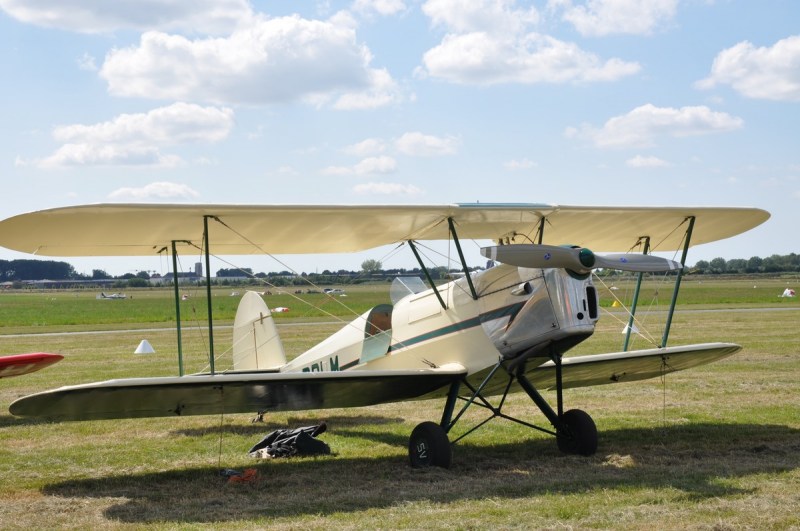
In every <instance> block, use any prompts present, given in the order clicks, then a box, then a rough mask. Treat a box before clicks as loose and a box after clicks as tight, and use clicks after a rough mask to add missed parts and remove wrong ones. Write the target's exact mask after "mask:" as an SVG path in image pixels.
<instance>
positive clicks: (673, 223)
mask: <svg viewBox="0 0 800 531" xmlns="http://www.w3.org/2000/svg"><path fill="white" fill-rule="evenodd" d="M691 216H694V217H695V218H696V222H695V227H694V233H693V236H692V244H693V245H697V244H701V243H707V242H711V241H715V240H720V239H724V238H728V237H730V236H734V235H736V234H739V233H741V232H744V231H747V230H749V229H751V228H753V227H755V226H757V225H759V224H761V223H763V222H764V221H766V220H767V219H768V218H769V214H768V213H767V212H765V211H763V210H760V209H756V208H713V207H582V206H557V205H543V204H541V205H540V204H480V203H478V204H452V205H398V206H388V205H387V206H375V205H372V206H366V205H167V204H99V205H83V206H73V207H64V208H56V209H51V210H41V211H38V212H31V213H28V214H21V215H18V216H14V217H11V218H8V219H6V220H3V221H0V245H2V246H3V247H6V248H9V249H13V250H16V251H22V252H26V253H31V254H38V255H44V256H146V255H154V254H156V253H158V252H160V251H161V250H162V249H164V248H165V247H168V246H170V244H171V242H172V241H179V242H191V243H192V244H193V245H196V246H198V247H199V246H201V244H202V235H203V230H204V229H203V226H204V223H203V221H204V218H206V217H208V218H207V219H208V226H209V240H210V245H209V247H210V248H211V252H212V253H214V254H218V255H232V254H263V253H271V254H304V253H343V252H355V251H361V250H366V249H371V248H374V247H378V246H381V245H386V244H392V243H396V242H401V241H406V240H410V239H414V240H442V239H447V238H449V236H450V234H449V229H448V219H452V220H453V222H454V224H455V227H456V230H457V232H458V236H459V237H460V238H462V239H464V238H468V239H484V240H498V239H500V238H510V239H513V240H514V241H516V242H517V243H525V242H529V239H533V238H535V235H536V232H537V230H538V228H539V227H540V225H541V223H540V222H541V220H542V218H546V222H545V223H544V240H543V241H544V242H545V243H551V244H557V245H560V244H574V245H581V246H585V247H589V248H591V249H593V250H595V251H627V250H628V249H630V248H631V247H632V246H633V245H634V244H635V243H636V242H637V240H638V239H639V237H641V236H649V237H650V238H651V244H652V245H653V246H656V245H657V247H656V249H657V250H660V251H670V250H675V249H678V248H680V247H681V246H682V241H683V235H684V232H685V227H686V220H687V218H689V217H691Z"/></svg>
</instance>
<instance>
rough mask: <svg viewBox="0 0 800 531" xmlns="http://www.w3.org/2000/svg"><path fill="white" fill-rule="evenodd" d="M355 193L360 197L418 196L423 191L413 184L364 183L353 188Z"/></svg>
mask: <svg viewBox="0 0 800 531" xmlns="http://www.w3.org/2000/svg"><path fill="white" fill-rule="evenodd" d="M353 192H355V193H356V194H359V195H402V196H418V195H422V194H423V191H422V190H421V189H420V188H417V187H416V186H414V185H413V184H400V183H363V184H357V185H356V186H354V187H353Z"/></svg>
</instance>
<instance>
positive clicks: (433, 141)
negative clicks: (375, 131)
mask: <svg viewBox="0 0 800 531" xmlns="http://www.w3.org/2000/svg"><path fill="white" fill-rule="evenodd" d="M460 144H461V141H460V140H459V139H458V138H457V137H453V136H447V137H439V136H433V135H426V134H423V133H420V132H418V131H415V132H413V133H405V134H404V135H403V136H401V137H400V138H398V139H397V140H396V141H395V148H396V149H397V150H398V151H399V152H400V153H403V154H404V155H410V156H414V157H435V156H441V155H454V154H455V153H457V152H458V147H459V145H460Z"/></svg>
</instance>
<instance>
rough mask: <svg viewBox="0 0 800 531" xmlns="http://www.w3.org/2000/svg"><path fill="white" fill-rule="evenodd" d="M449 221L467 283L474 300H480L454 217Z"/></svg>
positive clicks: (448, 219)
mask: <svg viewBox="0 0 800 531" xmlns="http://www.w3.org/2000/svg"><path fill="white" fill-rule="evenodd" d="M447 223H448V224H449V225H450V234H452V235H453V243H455V244H456V251H458V258H459V259H460V260H461V268H462V269H463V271H464V276H465V277H466V279H467V284H469V292H470V294H471V295H472V299H473V300H478V292H477V291H475V286H474V285H473V284H472V277H471V276H470V275H469V268H468V267H467V261H466V260H464V253H463V252H462V251H461V243H460V242H459V241H458V234H456V226H455V223H453V218H447Z"/></svg>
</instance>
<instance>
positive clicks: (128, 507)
mask: <svg viewBox="0 0 800 531" xmlns="http://www.w3.org/2000/svg"><path fill="white" fill-rule="evenodd" d="M337 435H344V436H359V437H367V438H375V437H377V438H378V439H386V438H384V437H380V436H379V435H378V434H377V433H374V432H367V431H366V430H360V429H346V430H342V431H341V432H337ZM601 437H602V438H601V442H600V447H599V449H598V453H597V454H596V455H595V456H593V457H590V458H583V457H576V456H564V455H562V454H560V453H559V452H558V450H557V449H556V445H555V443H554V441H553V440H552V439H550V438H547V439H544V438H537V439H532V440H530V441H527V442H519V443H513V444H496V445H490V446H486V445H481V438H480V437H479V436H475V437H473V438H472V439H467V441H468V442H464V443H462V444H459V445H458V446H457V447H455V449H454V458H453V466H452V468H451V469H450V470H443V469H436V468H434V469H425V470H414V469H411V468H409V467H408V465H407V459H406V458H405V456H402V457H401V456H392V457H380V458H375V459H368V458H350V457H341V456H339V457H322V458H296V459H288V460H275V461H268V462H260V463H258V464H257V465H255V468H257V469H258V470H259V473H260V475H261V480H260V482H259V483H256V484H227V483H226V480H225V478H224V477H222V476H221V475H220V474H219V471H218V470H216V469H214V468H210V467H203V468H192V469H185V470H179V471H178V470H176V471H167V472H162V473H148V474H140V475H129V474H119V475H117V476H108V477H104V478H98V479H81V480H71V481H63V482H59V483H55V484H52V485H48V486H46V487H44V488H43V489H42V490H43V493H44V494H45V495H50V496H60V497H66V498H70V497H74V498H85V497H111V498H122V499H124V500H125V501H124V502H120V503H117V504H115V505H112V506H111V507H109V508H108V509H106V511H105V516H106V517H107V518H109V519H111V520H115V521H119V522H127V523H138V524H141V523H156V522H166V523H190V522H192V523H198V522H199V523H203V522H217V523H219V522H231V521H243V520H259V519H270V518H276V517H294V516H298V515H328V514H332V513H335V512H353V511H363V510H368V509H373V508H382V507H389V506H394V505H398V504H403V503H408V502H415V501H425V502H432V503H448V502H453V501H459V500H473V499H474V500H477V499H482V498H488V497H492V498H498V497H500V498H503V497H505V498H508V499H516V498H520V497H531V496H549V495H552V494H554V493H555V494H561V495H571V494H581V493H588V492H592V491H595V490H597V489H622V490H627V489H637V488H641V489H662V488H663V489H670V490H679V491H681V492H682V493H683V495H684V496H685V497H686V498H687V499H694V500H702V499H706V498H713V497H725V496H738V495H741V494H744V493H745V492H746V491H744V490H742V489H740V488H737V487H735V486H732V485H731V482H730V481H728V480H729V479H736V478H739V477H743V476H748V475H752V474H762V473H780V472H786V471H791V470H794V469H797V468H798V467H799V466H800V430H797V429H793V428H789V427H786V426H778V425H753V424H692V425H685V426H673V427H668V428H661V429H621V430H611V431H606V432H603V433H602V436H601ZM388 439H392V442H397V441H396V439H397V437H390V438H388ZM402 444H405V442H404V441H403V443H402ZM545 503H546V502H545Z"/></svg>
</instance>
